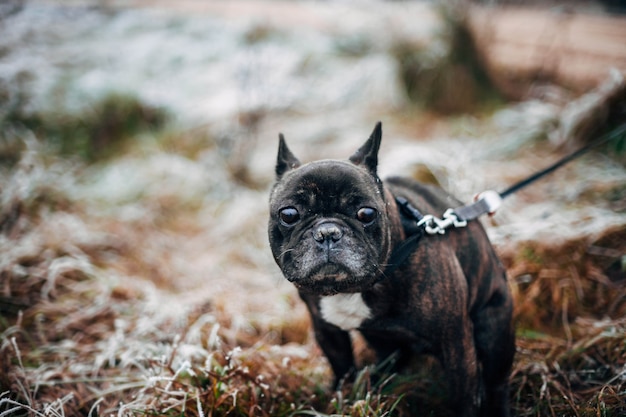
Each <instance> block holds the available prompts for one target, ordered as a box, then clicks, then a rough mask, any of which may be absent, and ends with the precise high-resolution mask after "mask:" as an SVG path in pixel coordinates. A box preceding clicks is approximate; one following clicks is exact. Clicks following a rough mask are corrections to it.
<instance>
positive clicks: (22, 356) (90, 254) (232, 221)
mask: <svg viewBox="0 0 626 417" xmlns="http://www.w3.org/2000/svg"><path fill="white" fill-rule="evenodd" d="M625 13H626V4H624V2H622V1H617V0H615V1H610V0H606V1H551V2H540V1H534V2H521V1H475V2H470V1H461V0H459V1H452V0H451V1H445V2H437V1H378V0H365V1H356V0H354V1H349V0H345V1H286V0H237V1H219V0H204V1H203V0H182V1H166V0H127V1H122V0H119V1H114V0H94V1H80V0H66V1H62V0H58V1H43V0H30V1H29V0H5V1H3V2H2V3H1V4H0V198H1V200H0V331H1V332H2V339H1V341H0V342H1V343H2V344H1V347H0V350H1V352H0V357H2V359H1V360H0V365H1V366H0V393H1V394H0V414H1V413H2V412H3V411H6V410H11V409H13V408H14V409H15V412H19V413H22V415H27V414H28V413H29V412H30V413H35V412H39V411H41V410H44V409H46V410H48V411H49V412H50V413H52V414H51V415H87V414H90V415H98V414H97V413H98V412H99V413H101V414H105V413H117V414H118V415H134V413H135V412H138V411H137V410H140V411H141V412H145V413H155V414H165V413H169V412H180V411H181V410H187V411H186V412H187V414H189V415H205V414H210V413H213V415H226V414H229V413H230V414H232V413H234V414H233V415H289V413H292V412H295V411H302V410H311V409H317V410H318V411H319V412H320V413H331V412H335V413H344V414H348V415H351V414H352V415H382V414H383V413H384V412H387V411H390V410H392V409H393V410H395V412H396V413H399V415H411V412H414V411H415V409H414V408H413V409H411V407H415V406H414V405H412V404H414V403H417V404H422V403H421V402H420V401H422V400H421V399H411V398H409V401H408V402H409V405H406V406H404V405H403V406H399V407H397V406H396V405H394V404H396V402H395V400H396V399H397V398H398V396H399V395H400V394H399V393H398V392H399V391H398V389H400V388H398V387H396V388H397V389H396V391H394V390H393V389H391V388H390V391H389V392H387V391H384V392H383V391H379V393H378V397H375V396H374V397H368V398H370V399H371V398H374V399H375V400H376V401H378V402H377V403H376V405H377V406H378V408H377V410H378V414H376V412H374V411H372V410H374V409H375V407H373V408H371V409H370V414H367V413H365V414H358V410H359V409H358V406H359V404H361V403H359V402H358V401H359V400H360V399H359V398H358V395H356V394H355V395H354V396H353V397H351V396H350V395H344V396H339V397H337V396H336V394H333V393H328V392H326V391H325V388H324V387H325V386H326V384H328V382H329V378H330V377H329V373H328V372H329V371H328V369H327V366H326V364H325V362H324V359H323V357H322V356H321V355H320V352H319V351H318V350H317V348H316V346H315V343H314V342H313V340H312V337H311V334H310V328H309V323H308V318H307V315H306V312H305V309H304V307H303V306H302V304H301V303H300V302H299V299H298V297H297V294H296V292H295V290H294V289H293V288H292V286H291V285H290V284H289V283H287V282H283V281H284V280H283V278H282V276H281V274H280V271H279V270H278V268H277V267H276V266H275V265H274V261H273V259H272V257H271V253H270V251H269V247H268V244H267V236H266V233H267V232H266V227H267V217H268V210H267V200H268V192H269V189H270V187H271V184H272V182H273V179H274V177H273V176H274V163H275V157H276V150H277V143H278V134H279V132H280V133H283V134H284V135H285V137H286V139H287V141H288V143H289V144H290V147H291V149H292V150H293V152H294V153H295V154H296V155H297V156H298V157H299V158H300V159H301V160H302V161H310V160H314V159H319V158H338V159H345V158H347V157H348V156H349V155H351V154H352V153H353V152H354V151H355V150H356V149H357V147H358V146H359V145H360V144H361V143H362V142H363V141H364V140H365V139H366V138H367V137H368V135H369V133H370V132H371V130H372V129H373V127H374V125H375V123H376V122H377V121H382V123H383V144H382V148H381V152H380V173H381V175H382V176H383V177H384V176H388V175H406V176H411V177H413V178H415V179H418V180H420V181H424V182H429V183H435V184H438V185H440V186H442V187H443V188H445V189H447V190H448V191H450V192H452V193H453V194H455V195H456V196H457V197H458V198H460V199H461V200H464V201H470V200H471V199H472V198H473V196H474V195H475V194H476V193H478V192H481V191H484V190H486V189H495V190H503V189H504V188H506V187H507V186H508V185H511V184H513V183H514V182H516V181H518V180H520V179H522V178H524V177H526V176H528V175H530V174H532V173H534V172H535V171H537V170H539V169H541V168H543V167H545V166H547V165H549V164H550V163H552V162H554V161H556V160H557V159H559V158H560V157H562V156H564V155H565V154H567V153H569V152H572V151H573V150H575V149H577V148H579V147H581V146H584V145H585V144H587V143H589V142H591V141H593V140H594V139H596V138H598V137H599V136H601V135H603V134H607V133H609V132H611V131H612V130H613V129H615V128H616V127H618V126H620V125H621V124H623V123H624V122H626V82H625V81H624V75H625V74H626V14H625ZM625 148H626V140H625V139H624V137H623V135H622V137H617V138H616V139H615V140H613V141H612V142H611V143H609V144H607V145H604V146H602V147H600V148H598V149H597V150H596V151H595V152H593V153H591V154H589V155H587V156H585V157H583V158H582V159H580V160H577V161H575V162H572V163H571V164H569V165H567V166H566V167H564V168H562V169H561V170H559V171H557V172H556V173H554V174H552V175H551V176H550V177H548V178H546V179H544V180H542V181H540V182H538V183H536V184H534V185H532V186H530V187H529V188H527V189H525V190H523V191H521V192H520V193H518V194H515V195H514V196H513V197H511V198H510V199H507V200H506V201H505V203H504V205H503V207H502V208H501V209H500V211H499V212H498V213H497V214H496V215H495V216H493V217H491V218H487V219H483V221H484V223H485V226H486V227H487V231H488V233H489V235H490V237H491V239H492V241H493V242H494V244H495V245H496V247H497V250H498V252H499V253H500V256H501V257H502V259H503V261H504V263H505V265H506V267H507V268H508V270H509V279H510V281H511V286H512V289H513V292H514V294H515V296H516V323H517V326H518V359H517V362H516V368H515V370H514V374H513V377H512V378H513V386H514V394H512V398H513V399H514V400H513V402H514V407H515V409H516V410H517V412H518V414H519V415H543V414H541V413H552V414H554V413H564V414H562V415H619V414H620V413H621V412H626V410H625V409H624V406H623V404H624V400H625V394H624V392H626V391H625V385H624V384H625V382H626V367H625V366H626V365H625V361H626V344H625V341H626V336H625V333H624V332H625V329H626V321H625V320H626V318H625V317H626V255H625V253H626V168H625V163H626V149H625ZM432 214H436V215H441V213H432ZM244 370H245V372H244ZM288 371H292V372H288ZM264 375H265V380H263V378H261V379H259V377H263V376H264ZM285 375H288V377H287V376H285ZM426 379H428V378H426ZM260 381H261V382H260ZM263 384H265V385H263ZM399 385H400V386H401V385H402V384H399ZM302 386H306V387H307V388H306V389H303V388H302ZM296 387H298V390H299V391H298V394H294V392H296V391H297V390H296ZM354 392H356V393H357V394H358V392H360V391H358V390H356V391H354ZM354 392H353V394H354ZM259 393H262V394H263V395H260V394H259ZM431 394H432V393H429V396H430V397H432V395H431ZM333 395H335V396H334V397H333ZM333 401H334V402H333ZM372 401H373V400H372ZM411 401H413V403H412V402H411ZM192 406H193V407H192ZM392 406H393V407H392ZM255 407H256V408H255ZM403 407H404V408H403ZM433 407H435V408H436V405H435V406H433ZM192 409H193V410H192ZM50 410H52V411H50ZM255 410H256V411H255ZM268 410H273V411H271V412H270V411H268ZM406 410H408V411H406ZM411 410H413V411H411ZM602 410H604V411H602ZM606 410H608V412H607V411H606ZM601 411H602V413H605V414H602V413H601ZM54 413H57V414H54ZM63 413H65V414H63ZM94 413H96V414H94ZM264 413H265V414H264ZM355 413H356V414H355ZM402 413H407V414H402ZM585 413H588V414H585ZM598 413H600V414H598ZM611 413H613V414H611Z"/></svg>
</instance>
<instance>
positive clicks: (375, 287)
mask: <svg viewBox="0 0 626 417" xmlns="http://www.w3.org/2000/svg"><path fill="white" fill-rule="evenodd" d="M381 137H382V129H381V124H380V123H378V124H377V125H376V128H375V129H374V131H373V133H372V135H371V136H370V138H369V139H368V140H367V141H366V142H365V144H364V145H363V146H362V147H361V148H359V149H358V150H357V151H356V153H354V154H353V155H352V156H351V157H350V159H349V160H348V161H337V160H322V161H316V162H311V163H308V164H304V165H303V164H301V163H300V161H298V159H297V158H296V157H295V156H294V155H293V154H292V153H291V151H290V150H289V148H288V147H287V145H286V143H285V140H284V138H283V137H282V135H280V144H279V149H278V160H277V164H276V183H275V185H274V187H273V189H272V191H271V196H270V219H269V241H270V246H271V249H272V253H273V255H274V259H275V260H276V263H277V264H278V266H279V267H280V269H281V270H282V272H283V274H284V275H285V277H286V278H287V279H288V280H289V281H291V282H292V283H294V284H295V286H296V287H297V288H298V291H299V294H300V296H301V298H302V299H303V300H304V302H305V303H306V305H307V307H308V309H309V312H310V314H311V318H312V322H313V326H314V330H315V336H316V339H317V342H318V343H319V345H320V347H321V348H322V350H323V351H324V353H325V355H326V356H327V358H328V360H329V362H330V365H331V367H332V369H333V372H334V374H335V378H336V379H335V384H336V385H338V384H339V383H340V382H341V380H342V379H343V378H344V377H346V376H348V375H350V374H351V373H353V372H354V366H355V365H354V356H353V350H352V344H351V339H350V335H349V331H350V330H358V331H359V332H361V334H362V335H363V337H364V338H365V340H366V341H367V343H368V344H369V346H370V347H371V348H373V349H374V351H375V352H376V355H377V359H378V360H379V361H383V360H385V359H386V358H387V357H389V356H390V355H392V354H395V355H397V357H398V359H397V362H396V363H397V365H398V366H401V365H403V364H405V363H406V362H408V359H409V358H410V357H411V355H413V354H415V353H427V354H432V355H434V356H435V357H436V358H438V359H439V361H440V363H441V364H442V368H443V371H444V377H445V380H446V383H447V386H448V391H449V392H448V395H449V402H450V404H451V405H452V409H453V413H454V415H455V416H508V415H509V398H508V397H509V392H508V389H509V385H508V378H509V374H510V370H511V366H512V362H513V355H514V352H515V336H514V331H513V326H512V321H511V316H512V308H513V302H512V298H511V295H510V292H509V289H508V285H507V280H506V275H505V270H504V268H503V266H502V265H501V263H500V261H499V259H498V257H497V255H496V253H495V251H494V249H493V247H492V246H491V244H490V242H489V240H488V238H487V235H486V234H485V231H484V229H483V227H482V226H481V224H480V223H479V222H478V221H472V222H469V223H468V225H467V227H465V228H458V229H450V230H448V231H447V232H446V234H445V235H434V236H427V237H424V238H423V239H422V240H421V241H420V243H419V245H418V246H417V247H416V248H415V250H414V251H413V252H412V253H411V254H410V256H408V258H407V259H406V260H405V261H404V262H403V263H402V264H401V265H397V267H396V268H395V269H393V271H392V272H388V269H387V266H388V265H387V264H388V262H389V259H390V256H391V254H392V252H393V251H394V249H395V248H397V247H398V246H399V245H401V243H402V242H403V241H404V240H405V238H406V237H407V234H408V232H407V230H406V228H405V227H403V218H402V217H403V215H402V213H401V210H400V209H399V204H398V202H397V200H396V198H397V197H402V198H404V199H406V200H408V202H409V203H410V204H411V205H412V207H416V208H417V209H419V211H421V212H422V213H427V214H436V215H438V214H441V213H443V212H444V211H445V210H446V209H447V208H448V207H456V206H458V205H459V204H460V203H459V202H458V201H457V200H456V199H454V198H453V197H451V196H450V195H448V194H446V193H445V192H444V191H443V190H441V189H439V188H436V187H433V186H427V185H423V184H419V183H417V182H416V181H413V180H411V179H407V178H400V177H395V178H390V179H388V180H386V181H385V182H384V183H383V182H382V181H381V180H380V179H379V177H378V175H377V172H376V169H377V164H378V149H379V146H380V142H381Z"/></svg>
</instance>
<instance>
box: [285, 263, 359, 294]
mask: <svg viewBox="0 0 626 417" xmlns="http://www.w3.org/2000/svg"><path fill="white" fill-rule="evenodd" d="M290 281H292V282H293V284H294V285H295V286H296V287H297V288H298V289H299V290H302V291H304V292H308V293H314V294H319V295H334V294H338V293H351V292H360V291H363V290H364V289H365V288H367V287H369V286H370V282H369V281H370V279H367V278H360V277H355V276H354V275H353V274H352V273H351V272H350V271H348V270H347V269H346V267H345V266H342V265H337V264H332V263H328V264H324V265H322V266H320V267H319V268H317V269H316V270H315V271H313V272H312V273H310V274H309V275H308V276H307V277H304V278H301V279H294V280H290Z"/></svg>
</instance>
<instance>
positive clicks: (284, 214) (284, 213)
mask: <svg viewBox="0 0 626 417" xmlns="http://www.w3.org/2000/svg"><path fill="white" fill-rule="evenodd" d="M278 216H279V217H280V222H281V223H282V224H283V225H285V226H293V225H294V224H296V223H298V220H300V213H298V210H296V209H295V208H293V207H285V208H283V209H280V211H279V212H278Z"/></svg>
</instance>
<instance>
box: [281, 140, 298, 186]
mask: <svg viewBox="0 0 626 417" xmlns="http://www.w3.org/2000/svg"><path fill="white" fill-rule="evenodd" d="M299 166H300V161H299V160H298V158H296V157H295V156H294V154H293V153H291V151H290V150H289V148H288V147H287V142H285V137H284V136H283V134H282V133H280V134H279V135H278V157H277V158H276V178H277V179H280V177H282V176H283V174H284V173H285V172H287V171H289V170H290V169H294V168H297V167H299Z"/></svg>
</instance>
